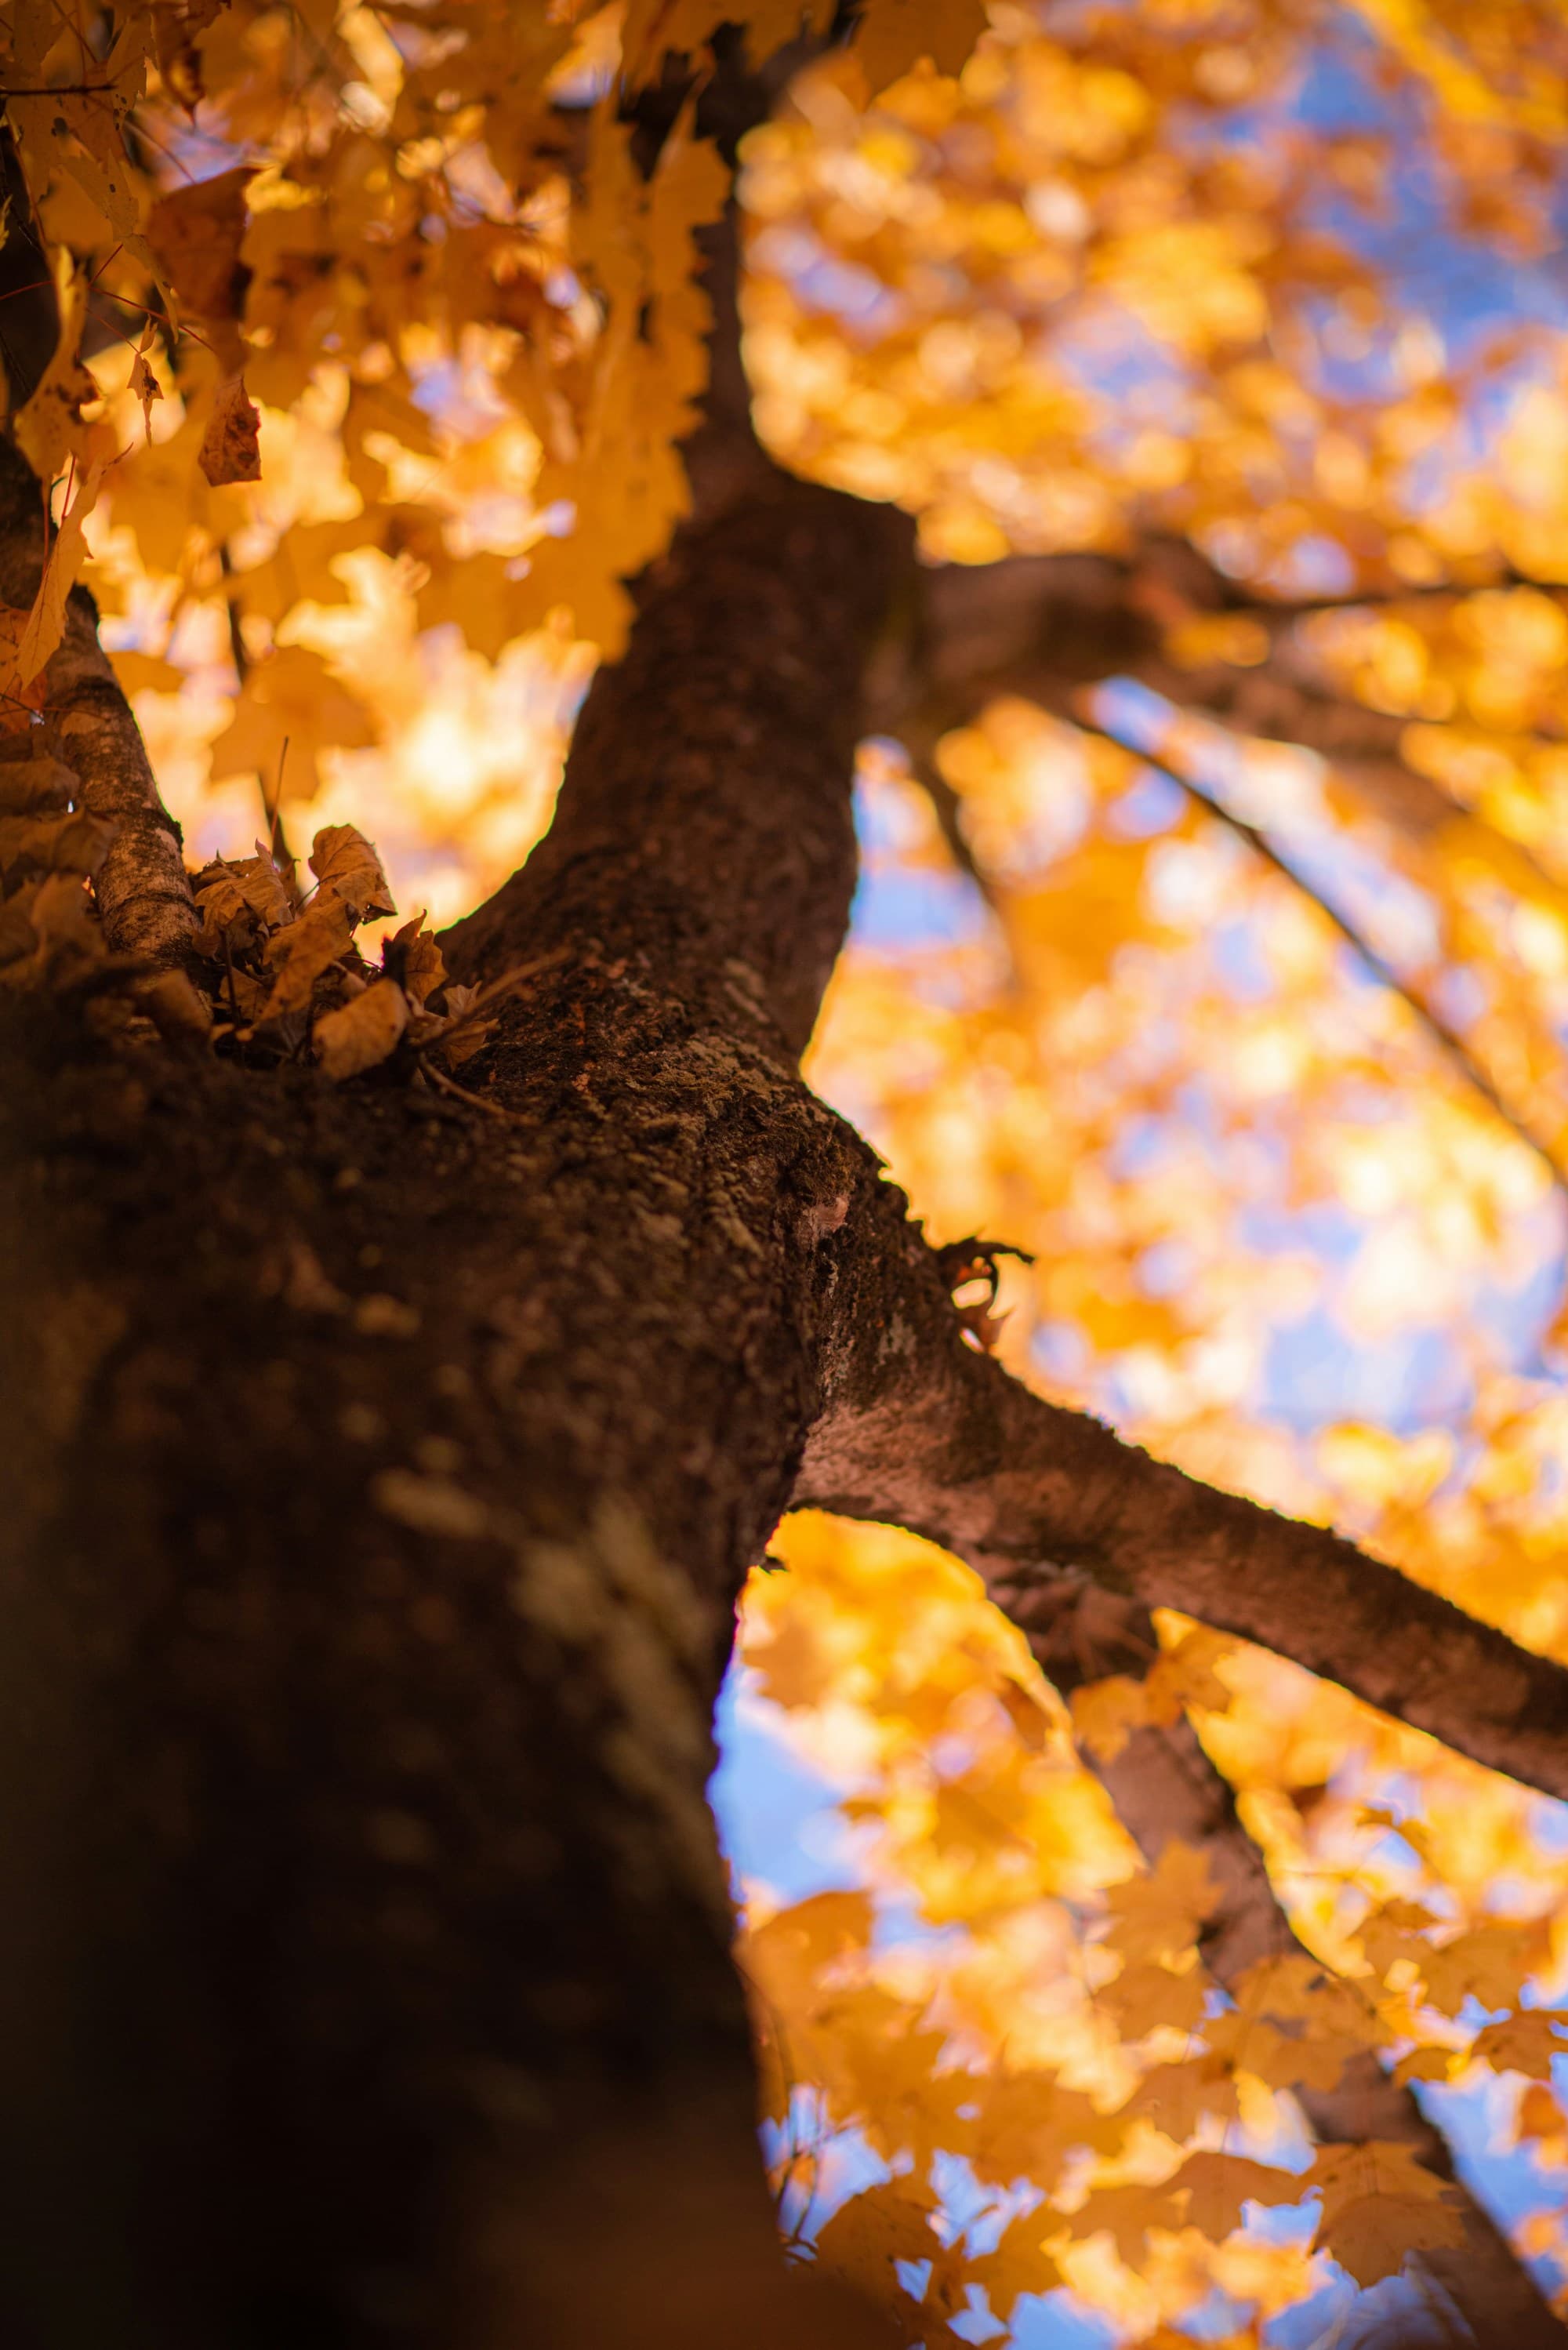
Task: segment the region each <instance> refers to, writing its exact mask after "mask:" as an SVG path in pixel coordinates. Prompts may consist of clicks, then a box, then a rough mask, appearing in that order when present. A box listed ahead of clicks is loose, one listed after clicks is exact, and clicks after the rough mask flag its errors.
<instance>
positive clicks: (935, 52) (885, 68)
mask: <svg viewBox="0 0 1568 2350" xmlns="http://www.w3.org/2000/svg"><path fill="white" fill-rule="evenodd" d="M985 23H986V16H985V7H984V5H983V0H867V6H866V8H865V9H864V10H863V11H862V14H861V17H860V21H859V24H858V25H857V27H856V34H855V55H856V57H857V59H858V61H859V64H860V68H861V70H862V71H863V73H864V74H865V76H866V80H867V86H868V88H871V89H874V90H878V89H883V88H886V87H887V85H888V82H890V81H891V80H892V79H893V78H894V76H895V75H896V74H900V73H907V72H908V71H909V68H911V67H912V66H915V65H916V64H917V63H919V61H920V60H922V59H924V60H927V61H929V63H930V64H931V65H933V66H934V67H935V68H937V70H938V71H939V72H940V73H946V74H954V73H957V72H958V70H959V68H960V67H961V66H962V65H963V63H964V62H965V60H966V59H967V57H968V56H969V54H970V51H971V49H972V48H973V47H974V45H975V43H976V41H977V40H978V39H979V38H980V36H981V33H983V32H984V30H985Z"/></svg>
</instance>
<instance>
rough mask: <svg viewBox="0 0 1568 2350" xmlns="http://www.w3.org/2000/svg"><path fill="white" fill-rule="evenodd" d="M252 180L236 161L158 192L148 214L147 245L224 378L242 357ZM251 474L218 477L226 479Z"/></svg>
mask: <svg viewBox="0 0 1568 2350" xmlns="http://www.w3.org/2000/svg"><path fill="white" fill-rule="evenodd" d="M254 177H255V167H254V164H250V163H242V164H239V165H238V166H236V168H235V169H234V171H232V172H218V173H217V174H216V175H215V176H214V177H213V179H211V180H198V181H197V182H195V183H194V185H193V186H191V187H183V188H174V189H171V191H170V192H169V194H168V195H166V196H160V197H159V199H158V202H157V203H155V204H154V205H153V207H152V210H151V213H149V214H148V217H147V242H148V243H149V244H150V245H151V247H152V250H153V252H154V254H155V255H157V258H158V264H159V266H160V268H161V270H162V272H163V274H164V276H165V277H166V278H167V280H168V282H169V284H170V286H171V288H172V290H173V293H174V296H175V298H176V300H177V301H178V303H179V306H180V313H181V317H182V318H183V317H187V316H188V317H192V318H196V319H199V320H200V321H201V324H202V327H203V328H204V329H205V330H206V339H207V340H208V341H209V342H210V343H211V345H212V347H213V350H214V351H215V352H216V354H217V358H218V363H219V365H220V367H222V368H223V370H224V372H225V374H226V375H227V377H228V378H229V380H230V381H233V380H234V378H235V377H236V376H237V375H238V372H239V368H240V361H241V358H242V356H243V346H242V344H241V341H240V334H239V321H240V320H241V319H242V318H243V317H244V309H245V288H246V287H247V286H248V285H249V284H250V277H251V273H250V271H249V270H248V269H247V268H246V267H245V265H244V262H243V261H242V260H241V259H240V246H241V244H243V243H244V234H245V230H246V227H247V226H248V225H249V214H248V213H247V212H246V209H245V190H246V188H247V187H248V186H249V184H250V182H252V180H254ZM138 397H140V389H139V390H138ZM207 478H208V479H209V481H211V480H212V479H213V475H211V474H209V475H208V477H207ZM223 479H224V480H225V481H249V480H254V475H252V474H244V473H239V474H235V473H229V474H224V475H223Z"/></svg>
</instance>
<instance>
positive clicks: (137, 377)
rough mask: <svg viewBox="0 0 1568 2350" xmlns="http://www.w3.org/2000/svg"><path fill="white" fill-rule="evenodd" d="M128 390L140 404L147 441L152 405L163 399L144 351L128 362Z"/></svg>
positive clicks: (149, 431) (150, 425) (149, 434)
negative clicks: (155, 401)
mask: <svg viewBox="0 0 1568 2350" xmlns="http://www.w3.org/2000/svg"><path fill="white" fill-rule="evenodd" d="M130 389H131V390H132V392H133V393H134V394H135V396H136V398H137V399H138V400H140V403H141V421H142V424H143V426H144V427H145V429H146V432H147V434H148V437H149V439H151V434H152V403H153V401H154V400H161V399H162V397H163V386H162V385H161V383H160V382H159V380H158V378H157V377H156V376H155V375H154V374H153V372H152V369H151V367H150V366H149V365H148V361H147V354H146V352H145V351H138V352H137V353H136V354H135V356H134V357H133V359H131V362H130Z"/></svg>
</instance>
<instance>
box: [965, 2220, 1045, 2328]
mask: <svg viewBox="0 0 1568 2350" xmlns="http://www.w3.org/2000/svg"><path fill="white" fill-rule="evenodd" d="M1058 2226H1059V2222H1058V2221H1057V2220H1056V2219H1055V2217H1054V2214H1053V2213H1051V2212H1049V2211H1047V2210H1033V2211H1022V2212H1020V2213H1019V2215H1018V2217H1017V2218H1016V2219H1014V2220H1009V2221H1008V2223H1007V2225H1006V2227H1005V2228H1004V2229H1003V2230H1002V2234H1001V2236H1000V2237H999V2238H998V2239H997V2241H996V2244H995V2247H994V2248H993V2250H992V2251H989V2252H972V2253H971V2255H970V2257H969V2260H968V2261H967V2262H966V2263H965V2267H964V2274H965V2276H966V2278H967V2279H968V2281H969V2282H971V2284H978V2285H982V2286H983V2287H984V2288H985V2295H986V2299H987V2300H988V2301H989V2302H990V2303H991V2306H992V2311H993V2312H994V2314H995V2315H996V2316H998V2317H999V2318H1000V2319H1001V2320H1002V2324H1004V2325H1005V2324H1007V2323H1008V2322H1009V2321H1010V2319H1011V2318H1012V2313H1013V2309H1014V2307H1015V2306H1016V2304H1017V2303H1018V2302H1019V2301H1020V2300H1021V2299H1022V2298H1023V2295H1024V2294H1025V2293H1051V2292H1053V2291H1054V2289H1055V2287H1056V2286H1057V2285H1059V2284H1061V2283H1062V2282H1064V2279H1063V2276H1062V2272H1061V2270H1060V2269H1059V2268H1058V2267H1057V2265H1056V2262H1054V2260H1053V2259H1052V2257H1051V2255H1050V2253H1049V2252H1047V2251H1045V2250H1044V2238H1045V2237H1047V2236H1051V2235H1054V2234H1055V2233H1056V2232H1057V2230H1058Z"/></svg>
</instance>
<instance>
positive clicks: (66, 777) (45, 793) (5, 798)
mask: <svg viewBox="0 0 1568 2350" xmlns="http://www.w3.org/2000/svg"><path fill="white" fill-rule="evenodd" d="M39 731H40V730H39V729H37V728H35V729H33V730H32V735H31V736H30V738H29V740H28V743H27V744H26V747H27V748H28V749H32V751H33V755H32V756H31V757H30V758H26V757H24V758H19V759H12V758H6V759H0V816H44V815H47V814H48V813H50V812H52V811H57V810H63V809H64V808H66V807H67V806H68V805H69V803H70V802H71V800H72V799H74V798H75V796H76V795H77V793H78V790H79V788H80V785H79V782H78V776H77V775H76V773H75V771H74V769H72V768H70V767H67V765H66V764H65V762H64V761H63V760H61V759H55V758H51V757H50V756H49V754H47V752H42V751H38V750H36V748H34V747H33V745H34V743H35V742H36V735H37V733H38V732H39Z"/></svg>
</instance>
